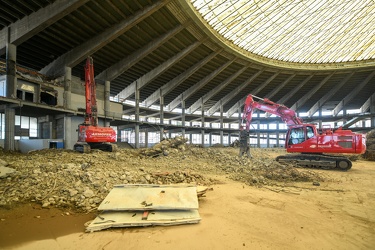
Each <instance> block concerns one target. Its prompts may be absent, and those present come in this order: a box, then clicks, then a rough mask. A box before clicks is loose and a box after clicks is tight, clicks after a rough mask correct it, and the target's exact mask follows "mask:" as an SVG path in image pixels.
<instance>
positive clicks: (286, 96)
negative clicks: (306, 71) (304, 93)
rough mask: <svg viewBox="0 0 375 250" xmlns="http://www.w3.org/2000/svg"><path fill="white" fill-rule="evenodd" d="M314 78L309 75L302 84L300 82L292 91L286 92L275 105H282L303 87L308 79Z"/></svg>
mask: <svg viewBox="0 0 375 250" xmlns="http://www.w3.org/2000/svg"><path fill="white" fill-rule="evenodd" d="M313 76H314V74H312V75H309V76H308V77H307V78H306V79H305V80H303V82H301V83H300V84H299V85H298V86H297V87H295V88H294V89H293V90H292V91H290V92H288V94H286V95H285V96H283V97H282V98H281V99H280V100H279V101H278V102H277V103H280V104H283V103H285V102H286V101H287V100H288V99H289V98H291V97H292V96H293V95H294V94H295V93H297V92H298V91H299V90H300V89H301V88H302V87H303V85H305V84H306V83H307V82H308V81H310V79H311V78H312V77H313Z"/></svg>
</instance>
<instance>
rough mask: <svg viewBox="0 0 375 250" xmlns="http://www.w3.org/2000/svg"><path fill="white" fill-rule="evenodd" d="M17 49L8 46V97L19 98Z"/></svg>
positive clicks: (10, 45)
mask: <svg viewBox="0 0 375 250" xmlns="http://www.w3.org/2000/svg"><path fill="white" fill-rule="evenodd" d="M16 57H17V47H16V45H14V44H11V43H7V45H6V97H8V98H16V97H17V76H16Z"/></svg>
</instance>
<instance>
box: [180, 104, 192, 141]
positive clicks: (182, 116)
mask: <svg viewBox="0 0 375 250" xmlns="http://www.w3.org/2000/svg"><path fill="white" fill-rule="evenodd" d="M181 108H182V111H181V113H182V114H181V123H182V124H181V125H182V129H181V133H182V137H184V138H185V126H186V124H185V101H184V100H183V99H182V100H181ZM190 142H191V141H190Z"/></svg>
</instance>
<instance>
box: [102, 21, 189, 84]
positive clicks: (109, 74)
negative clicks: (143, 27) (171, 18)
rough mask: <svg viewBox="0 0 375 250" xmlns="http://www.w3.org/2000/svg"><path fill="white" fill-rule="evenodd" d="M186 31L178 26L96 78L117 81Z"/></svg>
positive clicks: (181, 26)
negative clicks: (154, 51) (178, 34)
mask: <svg viewBox="0 0 375 250" xmlns="http://www.w3.org/2000/svg"><path fill="white" fill-rule="evenodd" d="M183 29H184V26H183V25H178V26H177V27H175V28H174V29H172V30H170V31H169V32H167V33H166V34H164V35H161V36H160V37H158V38H157V39H155V40H153V41H151V42H150V43H148V44H147V45H146V46H143V47H142V48H140V49H139V50H137V51H136V52H134V53H133V54H131V55H129V56H128V57H125V58H123V59H122V60H120V61H118V62H117V63H115V64H114V65H112V66H111V67H109V68H108V69H106V70H104V71H102V72H101V73H100V74H98V75H97V76H96V77H95V78H96V79H97V80H101V81H112V80H113V79H116V78H117V77H118V76H119V75H121V74H122V73H124V72H125V71H126V70H128V69H129V68H130V67H132V66H133V65H134V64H136V63H137V62H139V61H140V60H142V59H143V58H144V57H145V56H147V55H148V54H150V53H151V52H152V51H153V50H155V49H157V48H158V47H159V46H160V45H162V44H163V43H164V42H165V41H167V40H169V39H170V38H172V37H173V36H174V35H176V34H177V33H178V32H180V31H181V30H183Z"/></svg>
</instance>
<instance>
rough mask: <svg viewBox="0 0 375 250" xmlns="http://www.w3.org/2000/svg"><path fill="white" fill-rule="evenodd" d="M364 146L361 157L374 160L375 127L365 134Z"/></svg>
mask: <svg viewBox="0 0 375 250" xmlns="http://www.w3.org/2000/svg"><path fill="white" fill-rule="evenodd" d="M366 148H367V149H366V152H365V154H364V155H363V157H364V158H365V159H366V160H368V161H375V129H374V130H371V131H370V132H368V133H367V134H366Z"/></svg>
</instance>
